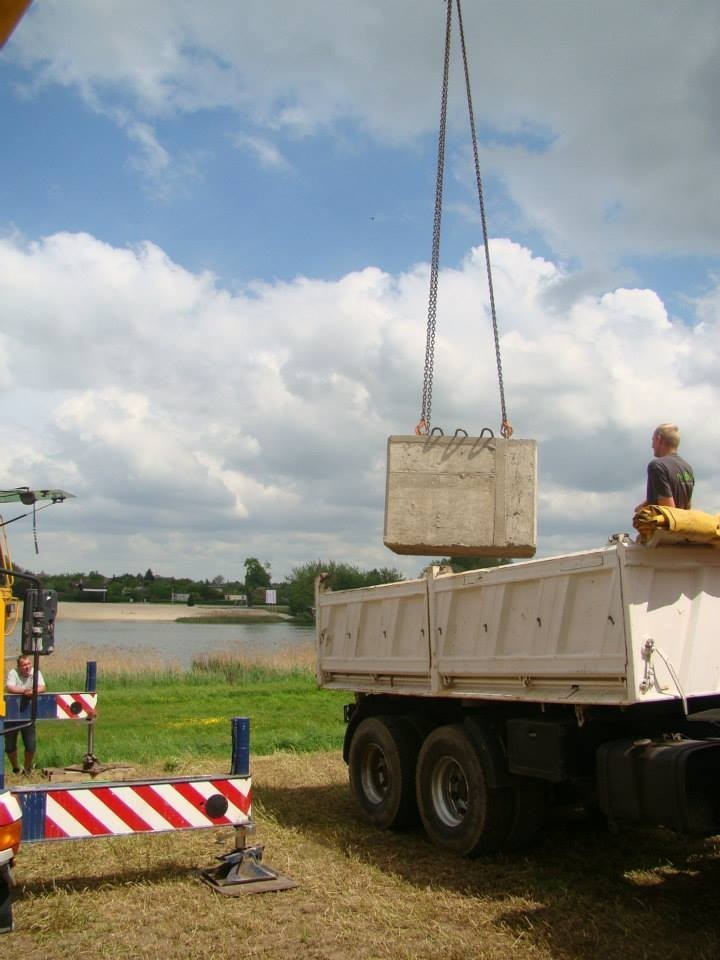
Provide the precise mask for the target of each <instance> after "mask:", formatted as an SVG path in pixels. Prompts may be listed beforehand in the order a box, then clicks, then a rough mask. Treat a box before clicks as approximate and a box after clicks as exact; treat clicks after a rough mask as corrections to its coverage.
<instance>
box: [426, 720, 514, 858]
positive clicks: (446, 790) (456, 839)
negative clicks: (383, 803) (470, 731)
mask: <svg viewBox="0 0 720 960" xmlns="http://www.w3.org/2000/svg"><path fill="white" fill-rule="evenodd" d="M417 801H418V808H419V810H420V817H421V819H422V822H423V826H424V827H425V831H426V833H427V835H428V837H429V838H430V839H431V840H432V842H433V843H434V844H436V845H437V846H439V847H443V848H444V849H445V850H449V851H451V852H452V853H456V854H459V855H460V856H464V857H474V856H478V855H479V854H482V853H493V852H494V851H496V850H499V849H501V848H502V847H503V846H504V844H505V841H506V839H507V837H508V835H509V833H510V829H511V826H512V820H513V814H514V802H513V801H514V797H513V791H512V790H509V789H507V788H499V787H495V788H492V787H490V786H488V777H487V775H486V771H485V769H484V766H483V761H482V758H481V756H480V754H479V753H478V751H477V750H476V748H475V746H474V745H473V744H472V743H471V741H470V740H469V739H468V737H467V735H466V733H465V731H464V729H463V727H462V726H459V725H454V724H453V725H449V726H445V727H438V728H437V729H436V730H433V732H432V733H431V734H430V735H429V736H428V738H427V739H426V740H425V742H424V743H423V745H422V747H421V749H420V754H419V756H418V765H417Z"/></svg>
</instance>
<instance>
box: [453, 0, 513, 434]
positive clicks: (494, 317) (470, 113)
mask: <svg viewBox="0 0 720 960" xmlns="http://www.w3.org/2000/svg"><path fill="white" fill-rule="evenodd" d="M456 2H457V12H458V26H459V28H460V45H461V47H462V57H463V69H464V71H465V90H466V92H467V102H468V117H469V120H470V136H471V137H472V148H473V157H474V160H475V180H476V182H477V190H478V200H479V201H480V219H481V221H482V232H483V243H484V244H485V265H486V267H487V278H488V292H489V295H490V314H491V316H492V327H493V337H494V340H495V360H496V362H497V373H498V386H499V388H500V417H501V420H500V423H501V427H500V432H501V433H502V435H503V436H506V435H507V434H508V431H509V433H512V427H510V424H509V422H508V418H507V410H506V407H505V385H504V383H503V374H502V360H501V359H500V335H499V333H498V322H497V313H496V310H495V292H494V289H493V279H492V268H491V266H490V244H489V242H488V229H487V220H486V217H485V196H484V193H483V186H482V178H481V176H480V159H479V154H478V144H477V134H476V132H475V114H474V112H473V104H472V93H471V92H470V70H469V68H468V58H467V50H466V48H465V30H464V28H463V19H462V10H461V9H460V0H456Z"/></svg>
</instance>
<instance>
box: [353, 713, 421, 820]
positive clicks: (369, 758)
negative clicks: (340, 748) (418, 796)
mask: <svg viewBox="0 0 720 960" xmlns="http://www.w3.org/2000/svg"><path fill="white" fill-rule="evenodd" d="M419 748H420V738H419V736H418V733H417V731H416V730H415V727H414V726H413V725H412V724H411V723H410V722H409V721H408V720H405V719H404V718H403V717H391V716H387V717H366V718H365V720H362V721H361V722H360V724H359V725H358V728H357V730H356V731H355V733H354V734H353V738H352V741H351V743H350V751H349V755H348V769H349V773H350V787H351V789H352V792H353V795H354V796H355V799H356V800H357V802H358V804H359V806H360V810H361V812H362V815H363V818H364V819H365V820H367V821H368V822H369V823H372V824H374V825H375V826H377V827H380V828H382V829H383V830H389V829H392V828H398V827H406V826H410V825H412V824H414V823H417V805H416V801H415V762H416V760H417V755H418V750H419Z"/></svg>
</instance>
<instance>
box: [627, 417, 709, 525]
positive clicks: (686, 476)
mask: <svg viewBox="0 0 720 960" xmlns="http://www.w3.org/2000/svg"><path fill="white" fill-rule="evenodd" d="M651 442H652V449H653V453H654V454H655V457H654V458H653V459H652V460H651V461H650V463H649V464H648V468H647V493H646V498H645V500H644V501H643V502H642V503H639V504H638V505H637V507H635V510H636V511H637V510H640V509H641V507H645V506H647V505H648V504H652V503H655V504H658V506H661V507H678V508H679V509H680V510H689V509H690V506H691V503H692V494H693V487H694V486H695V477H694V476H693V470H692V467H691V466H690V464H689V463H688V462H687V460H683V458H682V457H679V456H678V452H677V449H678V447H679V446H680V431H679V430H678V428H677V426H676V425H675V424H674V423H661V424H660V426H659V427H656V428H655V432H654V433H653V435H652V441H651Z"/></svg>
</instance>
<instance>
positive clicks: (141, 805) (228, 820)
mask: <svg viewBox="0 0 720 960" xmlns="http://www.w3.org/2000/svg"><path fill="white" fill-rule="evenodd" d="M13 795H14V796H15V797H16V798H17V800H18V802H19V804H20V807H21V808H22V814H23V835H22V839H23V842H24V843H32V842H35V841H40V840H79V839H85V838H90V837H111V836H129V835H130V834H136V833H166V832H169V831H173V830H198V829H202V828H207V827H221V826H239V825H241V824H244V823H247V822H248V821H249V820H250V816H251V812H252V802H251V778H250V777H238V776H232V775H231V776H227V777H175V778H171V779H168V780H151V781H148V780H142V781H128V780H123V781H118V782H116V783H105V784H72V785H69V786H63V785H61V784H58V785H57V786H42V785H41V786H36V787H25V788H23V789H20V790H16V791H13Z"/></svg>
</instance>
